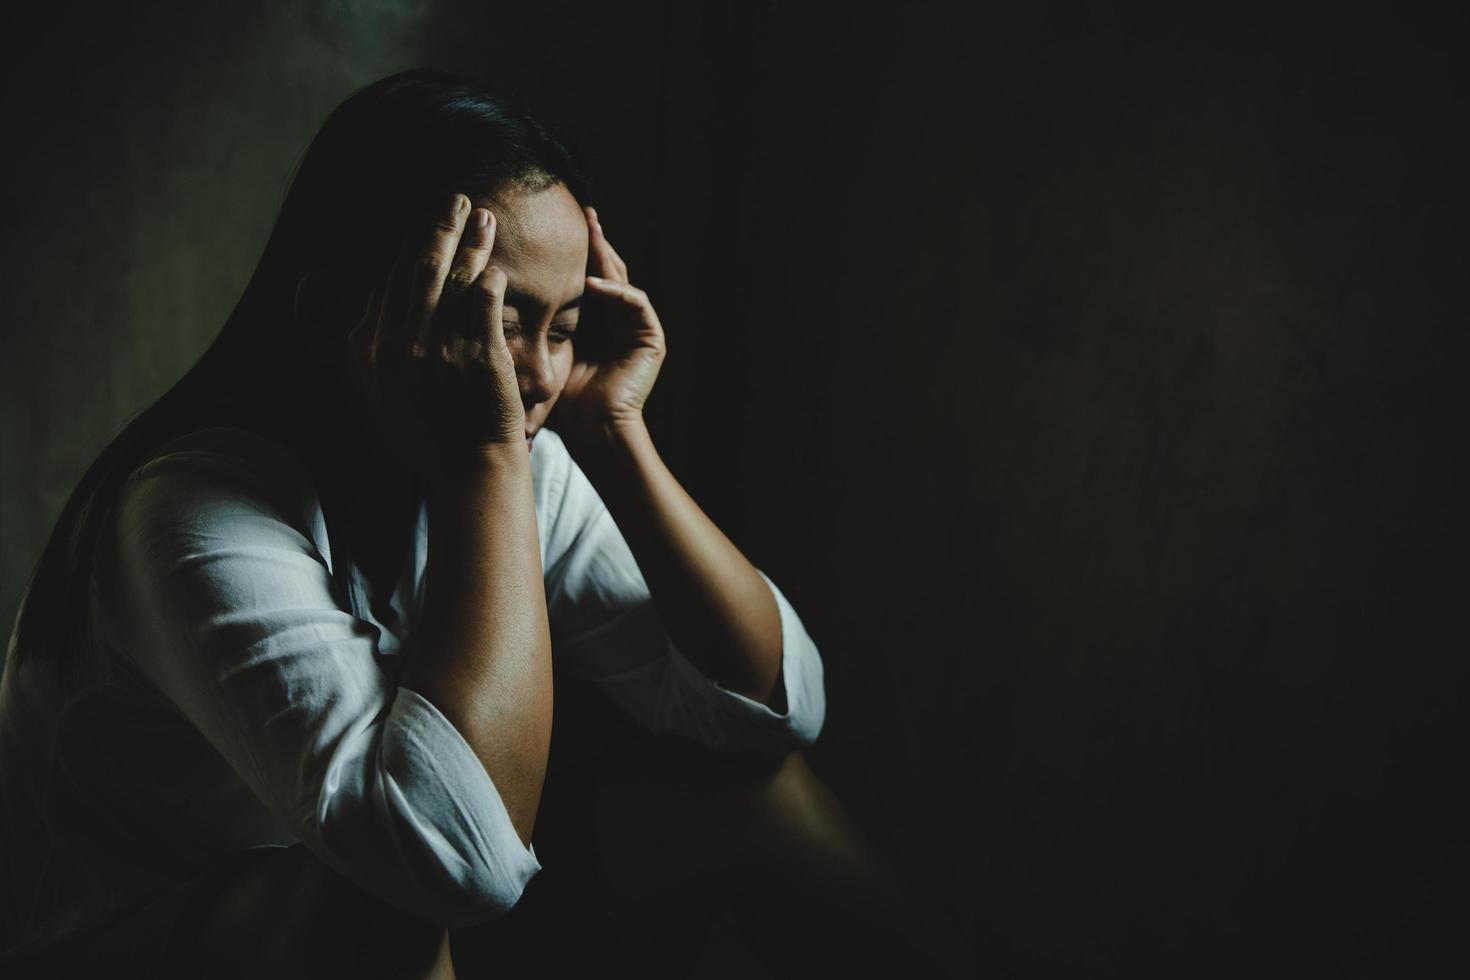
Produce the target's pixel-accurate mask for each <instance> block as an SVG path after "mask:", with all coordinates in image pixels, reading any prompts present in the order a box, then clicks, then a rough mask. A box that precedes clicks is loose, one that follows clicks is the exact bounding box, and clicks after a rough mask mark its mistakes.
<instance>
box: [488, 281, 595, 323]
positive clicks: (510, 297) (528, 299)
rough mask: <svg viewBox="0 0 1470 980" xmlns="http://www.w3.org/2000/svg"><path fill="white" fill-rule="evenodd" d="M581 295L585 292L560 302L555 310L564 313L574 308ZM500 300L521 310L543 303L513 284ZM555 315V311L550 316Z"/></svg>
mask: <svg viewBox="0 0 1470 980" xmlns="http://www.w3.org/2000/svg"><path fill="white" fill-rule="evenodd" d="M583 295H585V294H580V293H579V294H578V295H576V296H573V297H572V298H571V299H569V300H567V301H566V302H565V303H563V304H561V309H559V310H557V311H556V312H557V313H565V312H566V311H567V310H575V309H576V308H577V307H579V306H581V305H582V296H583ZM502 302H503V304H504V305H505V306H514V307H515V308H516V309H518V310H523V309H527V308H530V309H537V310H539V309H541V308H542V307H543V306H544V305H545V304H544V303H542V302H541V301H540V300H539V299H537V298H536V297H534V296H532V295H531V294H530V293H528V292H524V291H523V290H520V289H516V288H515V287H514V286H512V287H510V288H509V289H507V290H506V291H505V299H504V300H503V301H502ZM555 315H556V314H555V313H553V314H552V316H555Z"/></svg>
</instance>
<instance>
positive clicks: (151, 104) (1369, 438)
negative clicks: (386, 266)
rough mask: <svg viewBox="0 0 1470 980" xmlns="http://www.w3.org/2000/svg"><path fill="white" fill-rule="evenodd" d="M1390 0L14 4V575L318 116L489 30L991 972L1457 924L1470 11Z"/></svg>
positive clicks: (896, 841)
mask: <svg viewBox="0 0 1470 980" xmlns="http://www.w3.org/2000/svg"><path fill="white" fill-rule="evenodd" d="M1380 7H1382V8H1383V9H1379V8H1380ZM1388 7H1389V5H1366V4H1364V5H1351V4H1349V5H1339V6H1336V7H1332V8H1323V9H1322V10H1321V11H1320V12H1314V13H1311V14H1308V13H1306V12H1303V11H1296V10H1293V9H1292V8H1290V7H1289V6H1284V5H1272V7H1271V9H1269V10H1266V11H1264V12H1261V13H1258V14H1252V15H1247V14H1244V13H1241V12H1240V11H1239V10H1237V9H1235V5H1229V4H1215V5H1211V6H1209V7H1205V6H1201V7H1199V8H1197V9H1194V10H1186V9H1184V8H1181V7H1180V6H1178V5H1168V4H1158V5H1155V6H1148V5H1130V6H1129V7H1128V8H1126V9H1122V8H1118V7H1114V6H1110V5H1102V4H1076V5H1064V4H1055V3H1025V4H1016V3H1011V4H1004V5H982V6H979V7H974V8H971V9H969V10H967V11H965V12H958V11H956V10H953V9H951V8H949V7H947V6H939V5H934V6H931V7H927V8H925V7H915V6H907V5H891V6H884V7H874V8H872V9H857V8H849V7H844V6H837V5H833V6H832V7H830V8H828V9H825V10H824V9H821V8H818V7H816V6H798V5H792V4H778V3H770V2H750V0H746V2H741V3H717V4H703V5H695V4H688V3H679V2H672V0H670V2H666V3H661V4H646V5H630V4H607V5H591V4H568V3H526V2H522V3H517V4H515V5H511V6H503V5H499V4H493V3H486V2H483V0H480V2H462V3H453V2H441V3H423V4H407V3H388V2H372V0H362V2H357V3H349V2H321V0H318V2H306V3H288V2H272V3H257V4H229V5H212V4H194V3H183V2H171V3H163V4H152V5H145V6H144V7H142V8H133V7H127V8H126V9H123V8H122V7H121V5H120V7H119V9H115V10H112V11H110V12H106V13H102V14H100V15H90V14H89V15H83V14H81V13H79V12H78V11H76V10H73V9H71V8H66V7H63V6H61V5H55V6H53V7H51V8H47V9H44V10H42V11H41V12H36V11H34V10H33V11H30V12H17V8H14V7H12V8H9V10H10V12H9V13H7V14H6V16H7V17H9V18H10V22H9V23H8V24H7V25H6V31H5V40H4V57H5V65H6V74H7V79H6V86H5V102H6V104H5V107H4V118H3V125H4V126H5V129H6V150H5V158H6V167H7V171H8V173H7V174H6V182H5V183H6V188H5V190H6V203H5V212H4V215H5V226H4V229H3V233H4V249H5V250H4V253H3V256H4V263H5V284H6V285H5V291H4V302H5V305H4V308H3V310H0V318H3V322H4V345H5V346H4V350H5V354H4V357H3V365H0V368H3V377H0V382H3V383H0V395H3V398H4V416H3V425H0V468H3V469H0V478H3V493H0V521H3V523H0V532H3V552H4V556H3V569H0V574H3V580H0V586H3V593H0V603H3V610H0V611H3V612H4V613H5V614H6V616H7V619H6V621H7V622H8V621H9V617H10V616H12V615H13V611H14V609H15V605H16V603H17V602H18V600H19V596H20V593H21V590H22V588H23V586H24V583H25V579H26V576H27V575H28V574H29V572H30V569H31V566H32V563H33V562H34V561H35V558H36V556H37V555H38V554H39V552H40V548H41V546H42V544H43V543H44V540H45V535H46V534H47V533H48V532H49V529H50V527H51V523H52V521H53V520H54V519H55V516H56V514H57V513H58V512H59V510H60V507H61V504H62V502H63V500H64V499H65V496H66V494H67V493H68V492H69V491H70V489H71V486H72V485H73V483H74V481H75V480H76V479H77V478H78V477H79V476H80V474H81V472H82V470H83V469H84V468H85V466H86V464H87V463H88V462H90V460H91V458H92V457H93V455H94V454H95V453H96V452H97V450H98V449H100V447H101V446H102V445H103V444H104V443H105V442H106V440H107V439H108V438H109V437H110V436H111V434H112V433H114V432H115V431H116V430H117V429H118V428H119V427H120V426H121V425H122V423H123V422H124V421H125V420H126V419H127V418H129V417H130V416H131V415H132V414H133V413H135V412H137V411H138V410H140V409H141V408H142V407H143V406H145V405H146V404H147V403H149V402H150V401H151V400H152V399H153V398H156V397H157V396H158V395H159V394H160V393H162V391H163V390H164V389H165V388H167V387H168V385H169V384H171V383H172V382H173V381H174V380H175V379H176V378H177V377H178V376H179V375H180V374H182V373H183V371H184V370H185V369H186V368H187V367H188V366H189V365H190V364H191V363H192V362H193V360H194V359H195V358H196V357H197V356H198V354H199V353H200V352H201V351H202V350H203V349H204V347H205V346H206V345H207V343H208V342H209V340H210V339H211V338H212V337H213V335H214V333H215V332H216V331H217V330H218V328H219V326H220V325H221V324H222V323H223V320H224V318H225V316H226V315H227V313H228V312H229V310H230V308H231V307H232V306H233V304H234V302H235V300H236V299H237V298H238V296H239V293H240V290H241V288H242V287H243V285H244V283H245V281H246V279H247V278H248V276H249V274H250V272H251V270H252V268H253V265H254V262H255V259H256V258H257V257H258V255H259V251H260V248H261V246H262V245H263V243H264V240H265V236H266V233H267V232H268V230H269V227H270V222H271V220H272V219H273V217H274V212H275V208H276V207H277V205H278V203H279V200H280V195H281V193H282V192H283V191H284V188H285V185H286V181H287V179H288V178H289V176H290V172H291V168H292V166H293V165H294V163H295V161H296V159H297V157H298V156H299V154H300V153H301V151H302V150H303V149H304V147H305V145H306V143H307V142H308V141H309V139H310V137H311V136H312V134H313V133H314V132H315V130H316V127H317V126H318V125H319V124H320V122H321V120H322V119H323V118H324V116H325V114H326V113H327V111H328V110H329V109H330V108H331V107H332V106H333V105H335V104H336V103H337V102H338V101H340V99H342V98H343V97H345V96H346V95H347V94H348V93H349V92H350V91H351V90H352V89H354V88H355V87H357V86H359V85H361V84H365V83H366V82H368V81H371V80H373V79H375V78H377V77H379V76H381V75H384V74H387V73H388V72H390V71H393V70H397V69H399V68H403V67H408V66H410V65H414V64H434V65H438V66H441V67H446V68H450V69H458V70H461V71H465V72H468V73H470V74H473V75H477V76H479V77H482V78H486V79H489V80H491V81H495V82H498V83H500V84H502V85H505V86H507V87H509V88H511V89H513V90H514V91H516V92H518V93H520V94H523V95H525V96H526V97H528V98H530V99H531V100H532V102H533V104H534V105H536V106H538V107H540V109H541V110H542V113H543V114H544V115H545V116H547V117H549V118H550V119H552V120H555V121H558V122H559V123H560V124H561V125H562V127H563V128H565V129H567V130H568V131H569V132H571V134H572V135H573V136H574V137H575V138H576V139H577V140H578V141H579V142H580V144H581V145H582V146H583V147H584V148H585V149H586V151H587V153H588V157H589V164H590V169H591V170H592V171H593V174H594V177H595V179H596V181H597V184H598V192H597V202H598V204H599V212H600V213H601V215H602V217H603V219H604V223H605V225H606V227H607V228H608V232H609V235H610V237H611V238H612V240H613V242H614V244H615V245H616V246H617V247H618V248H619V250H620V251H621V252H622V253H623V254H624V256H625V257H626V258H627V259H628V262H629V265H630V266H631V269H632V273H633V278H634V281H635V282H637V283H638V284H640V285H642V286H643V287H644V288H645V289H647V290H648V291H649V293H650V294H651V296H652V297H653V299H654V302H655V304H656V305H657V307H658V309H659V312H660V314H661V316H662V319H663V322H664V324H665V326H666V329H667V333H668V338H669V345H670V354H669V358H668V361H667V363H666V365H665V367H664V371H663V374H662V375H661V379H660V382H659V386H658V388H657V390H656V392H655V395H654V398H653V400H652V402H651V403H650V405H649V416H650V424H651V426H652V428H653V431H654V434H655V437H656V439H657V441H658V443H659V445H660V446H661V448H662V449H663V452H664V454H665V457H666V459H667V460H668V461H669V463H670V465H671V467H672V468H673V469H674V471H675V473H676V474H678V475H679V477H680V478H681V480H682V481H683V482H684V483H685V485H686V487H688V488H689V490H690V492H691V493H692V494H693V495H694V497H695V499H697V500H698V501H700V502H701V504H703V505H704V507H705V509H706V510H707V511H708V512H709V514H710V515H711V516H712V517H713V518H714V519H715V521H716V522H717V523H718V524H719V525H720V526H721V527H722V528H724V529H725V530H726V532H727V533H728V534H729V535H730V536H731V537H732V538H733V539H734V540H735V541H736V543H737V544H739V545H740V546H741V547H742V549H743V550H744V551H745V553H746V554H747V555H748V556H749V557H750V558H751V559H752V561H754V562H755V563H756V564H757V565H758V566H760V567H761V568H762V569H764V570H765V571H766V572H767V573H768V574H770V575H771V577H772V578H773V579H774V580H775V581H776V582H777V583H779V584H780V585H781V587H782V589H783V591H785V592H786V594H787V595H788V596H789V597H790V598H791V599H792V601H793V603H794V604H795V605H796V607H797V608H798V610H799V611H800V612H801V614H802V616H803V619H804V621H805V623H806V625H807V627H808V629H809V631H810V632H811V634H812V635H813V637H814V638H815V639H816V640H817V642H818V645H819V646H820V647H821V649H822V652H823V655H824V658H825V661H826V665H827V682H828V694H829V698H830V708H829V714H828V721H827V727H826V729H825V730H824V732H823V736H822V739H821V740H820V741H819V742H818V744H817V745H816V746H815V747H814V748H813V749H812V750H811V751H810V753H809V758H810V759H811V761H812V764H813V766H814V768H816V769H817V771H818V772H819V773H820V774H821V775H822V776H823V777H824V778H825V779H826V780H827V782H828V783H829V784H830V785H831V786H832V787H833V788H834V789H835V790H836V791H837V792H838V794H839V795H840V796H841V797H842V799H843V800H844V801H846V803H847V805H848V807H849V808H850V809H851V810H852V811H853V813H854V814H856V815H857V816H858V817H859V819H860V820H861V821H862V823H863V824H864V826H865V827H867V828H868V830H869V831H870V833H871V834H872V835H873V836H874V837H875V838H876V839H877V840H879V841H880V842H882V843H883V845H884V846H886V847H888V848H889V849H890V850H891V852H892V853H894V854H895V855H897V856H898V858H899V859H900V860H901V862H902V863H903V864H904V866H905V867H906V868H908V869H909V870H910V872H911V874H912V876H913V878H914V879H915V880H916V881H917V882H919V883H920V884H921V885H922V886H923V888H924V889H925V891H926V893H927V894H929V895H930V896H931V897H932V898H933V900H934V901H935V902H936V903H937V904H938V905H940V906H941V907H942V908H944V909H946V910H948V913H949V914H950V915H952V916H953V918H954V920H955V922H956V923H957V924H958V926H959V927H960V928H962V929H963V930H965V931H966V933H967V934H968V935H969V936H970V937H971V938H972V941H973V944H974V949H975V952H976V957H977V963H978V964H980V965H981V966H982V967H986V968H988V970H987V972H992V971H993V972H995V973H998V974H1002V975H1025V976H1057V975H1063V976H1112V975H1137V974H1138V973H1140V972H1160V973H1162V972H1166V971H1167V972H1170V973H1179V974H1182V975H1186V976H1191V975H1192V976H1240V975H1262V974H1265V975H1289V976H1294V977H1304V976H1324V977H1325V976H1345V975H1393V974H1397V975H1414V974H1415V973H1418V972H1424V971H1426V970H1427V969H1428V968H1429V966H1430V965H1431V964H1437V965H1439V966H1441V967H1443V966H1445V965H1446V964H1445V963H1444V962H1442V961H1441V958H1442V957H1444V956H1452V957H1454V958H1455V961H1456V962H1459V963H1460V965H1461V968H1463V960H1464V959H1465V956H1464V952H1463V947H1462V946H1461V945H1460V944H1459V943H1458V941H1457V932H1458V931H1459V930H1460V929H1462V928H1463V927H1464V922H1465V914H1466V911H1467V909H1466V903H1465V899H1464V887H1463V884H1462V883H1463V880H1464V874H1465V871H1466V865H1467V862H1466V860H1465V827H1466V824H1467V816H1470V813H1467V807H1466V800H1465V793H1464V790H1463V789H1462V785H1463V781H1464V774H1465V766H1464V763H1463V755H1462V752H1461V747H1462V745H1463V744H1464V741H1465V740H1464V734H1465V732H1464V728H1465V725H1464V721H1463V717H1462V703H1463V699H1464V698H1463V695H1464V689H1465V683H1466V673H1467V669H1466V661H1465V653H1466V644H1465V642H1464V639H1463V612H1462V610H1463V609H1464V608H1465V603H1464V596H1465V574H1464V554H1465V552H1464V544H1465V540H1466V535H1465V530H1466V528H1465V521H1464V517H1463V510H1462V508H1463V500H1464V492H1465V483H1466V481H1465V476H1466V473H1465V460H1464V451H1463V450H1464V442H1463V439H1462V438H1461V437H1460V432H1459V429H1458V426H1455V427H1452V424H1451V419H1452V418H1453V417H1455V416H1456V414H1457V412H1458V410H1461V409H1462V408H1463V406H1462V405H1461V404H1460V402H1461V401H1462V400H1463V399H1462V397H1461V394H1460V384H1459V380H1460V377H1459V376H1460V374H1461V373H1462V371H1463V370H1464V368H1465V365H1466V357H1465V355H1466V346H1467V342H1466V329H1465V328H1466V323H1465V312H1466V303H1465V300H1466V295H1465V276H1464V271H1463V265H1464V258H1465V251H1466V250H1465V247H1464V245H1465V231H1464V228H1465V217H1466V215H1465V207H1464V201H1463V198H1462V195H1461V194H1460V190H1461V183H1462V175H1463V173H1464V172H1465V171H1464V163H1465V159H1464V157H1465V154H1464V152H1463V151H1464V149H1465V135H1464V124H1463V114H1464V111H1465V104H1466V99H1465V96H1466V92H1465V77H1464V74H1463V70H1462V69H1461V68H1460V65H1459V63H1458V62H1459V61H1460V60H1461V59H1462V57H1463V55H1462V52H1463V50H1464V46H1463V42H1464V38H1465V31H1464V27H1465V24H1464V22H1463V17H1462V16H1461V15H1458V14H1451V13H1449V12H1438V11H1430V10H1418V11H1413V10H1408V9H1406V8H1404V7H1401V6H1396V7H1395V9H1393V10H1392V11H1391V12H1390V11H1389V10H1388ZM96 16H101V18H102V19H95V18H96Z"/></svg>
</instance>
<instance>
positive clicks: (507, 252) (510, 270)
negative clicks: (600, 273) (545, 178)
mask: <svg viewBox="0 0 1470 980" xmlns="http://www.w3.org/2000/svg"><path fill="white" fill-rule="evenodd" d="M475 203H476V204H477V205H480V206H484V207H488V208H490V210H491V211H493V212H495V221H496V231H495V248H494V251H493V253H492V256H491V261H493V262H494V263H495V264H496V265H499V266H500V267H501V268H503V269H504V270H505V272H506V275H507V277H508V278H509V279H510V280H511V284H512V285H514V286H517V287H518V288H519V289H520V290H522V291H524V292H527V293H533V294H535V295H537V296H539V297H540V298H542V299H545V300H547V301H548V302H550V301H552V300H554V299H557V298H564V297H561V295H560V294H562V293H568V292H570V294H571V295H576V294H578V293H580V292H581V291H582V276H583V273H584V272H585V270H586V267H587V218H586V216H585V215H584V214H583V213H582V207H581V205H579V204H578V203H577V199H576V198H574V197H573V196H572V194H571V192H570V191H568V190H567V189H566V187H565V186H563V185H562V184H553V185H552V186H550V187H548V188H546V189H545V190H540V191H533V192H530V193H525V192H512V193H510V194H507V195H504V196H502V197H500V198H497V199H493V200H490V199H487V200H482V201H476V202H475Z"/></svg>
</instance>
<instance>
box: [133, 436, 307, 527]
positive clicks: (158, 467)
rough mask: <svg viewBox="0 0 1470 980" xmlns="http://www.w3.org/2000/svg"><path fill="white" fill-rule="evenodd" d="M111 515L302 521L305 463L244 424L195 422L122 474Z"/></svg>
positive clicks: (302, 524) (301, 523) (304, 514)
mask: <svg viewBox="0 0 1470 980" xmlns="http://www.w3.org/2000/svg"><path fill="white" fill-rule="evenodd" d="M116 504H117V505H116V513H117V514H118V516H119V519H122V520H125V519H127V518H129V517H132V518H135V519H136V518H152V519H155V520H156V519H158V518H160V517H163V516H165V515H166V514H167V515H172V516H173V517H174V518H176V519H177V518H186V519H190V520H197V519H198V518H200V517H203V516H205V515H209V516H212V517H216V518H225V517H227V516H230V515H239V514H260V513H270V514H272V515H275V516H277V517H279V518H281V519H283V520H285V521H287V522H288V523H291V524H293V525H296V526H298V527H300V528H303V529H304V528H305V527H306V525H308V524H309V523H310V522H311V520H312V519H313V514H314V513H316V512H317V511H318V509H319V505H318V504H317V499H316V490H315V484H314V480H313V477H312V474H311V470H310V467H308V466H307V464H306V463H305V461H304V460H302V459H301V457H300V456H299V455H298V454H297V453H296V452H295V451H294V450H293V449H291V448H289V447H287V446H284V445H282V444H280V443H278V442H275V441H273V440H271V439H268V438H266V437H265V436H263V435H260V434H259V433H256V432H252V431H250V430H248V429H240V428H233V427H224V426H220V427H214V428H207V429H199V430H196V431H194V432H190V433H188V434H186V435H183V436H179V437H177V438H174V439H171V440H169V441H168V442H166V443H164V444H162V445H160V446H159V447H157V448H156V449H154V450H153V451H152V452H150V453H149V454H148V456H147V457H146V458H145V459H144V460H143V461H142V462H141V463H139V464H138V465H137V466H135V467H134V468H133V469H132V471H131V472H130V473H129V474H128V476H127V477H126V478H125V479H124V480H123V482H122V485H121V487H120V489H119V491H118V498H117V502H116Z"/></svg>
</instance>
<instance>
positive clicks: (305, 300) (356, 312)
mask: <svg viewBox="0 0 1470 980" xmlns="http://www.w3.org/2000/svg"><path fill="white" fill-rule="evenodd" d="M366 305H367V297H366V296H356V295H355V294H354V290H353V289H352V288H351V287H350V286H349V285H348V283H347V282H346V281H344V280H343V278H342V277H341V276H340V275H339V274H338V273H335V272H333V271H331V270H330V269H314V270H312V271H311V272H308V273H307V274H306V275H304V276H302V277H301V279H300V280H299V281H298V282H297V283H296V298H295V302H294V307H293V314H294V315H295V317H296V329H297V330H298V331H299V332H300V335H301V340H302V342H303V344H304V345H305V347H306V349H307V351H308V352H309V353H310V355H311V358H312V359H313V360H314V361H316V362H317V363H319V364H322V365H323V366H332V365H335V364H336V363H337V361H338V360H339V359H340V358H341V353H342V347H343V345H344V344H345V343H346V338H347V334H348V332H350V331H351V330H352V328H353V326H355V325H356V323H357V321H358V320H359V319H360V318H361V317H362V313H363V309H364V308H365V307H366Z"/></svg>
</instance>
